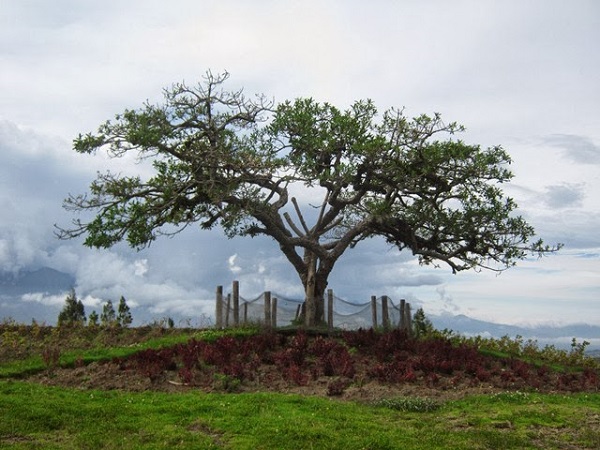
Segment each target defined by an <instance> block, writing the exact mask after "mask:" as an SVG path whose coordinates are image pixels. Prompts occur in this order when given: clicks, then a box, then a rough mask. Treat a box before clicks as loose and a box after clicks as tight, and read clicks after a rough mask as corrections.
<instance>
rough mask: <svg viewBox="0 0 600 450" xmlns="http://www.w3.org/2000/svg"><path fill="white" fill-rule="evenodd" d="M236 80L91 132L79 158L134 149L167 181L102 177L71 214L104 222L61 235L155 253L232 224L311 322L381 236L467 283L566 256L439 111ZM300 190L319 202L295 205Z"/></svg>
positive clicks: (75, 201) (204, 86)
mask: <svg viewBox="0 0 600 450" xmlns="http://www.w3.org/2000/svg"><path fill="white" fill-rule="evenodd" d="M228 77H229V75H228V74H227V73H224V74H219V75H213V74H212V73H210V72H209V73H207V75H206V77H205V78H204V80H203V82H201V83H199V84H198V85H197V86H194V87H189V86H187V85H186V84H175V85H173V86H172V87H170V88H169V89H166V90H165V91H164V99H165V101H164V103H163V104H161V105H152V104H148V103H147V104H145V105H144V106H143V107H142V108H140V109H138V110H126V111H125V112H124V113H122V114H119V115H117V116H116V118H115V119H114V121H107V122H105V123H104V124H102V125H101V126H100V127H99V129H98V131H97V132H96V133H89V134H86V135H79V137H78V138H77V139H75V141H74V149H75V150H76V151H77V152H80V153H89V154H93V153H95V152H97V151H98V150H103V151H106V152H107V153H108V155H109V156H110V157H113V158H118V157H122V156H124V155H125V154H129V153H132V152H134V153H137V156H138V157H139V158H140V159H144V160H151V162H152V166H153V170H154V172H153V175H152V176H148V177H145V178H142V177H141V176H126V175H120V174H114V173H110V172H108V173H101V174H98V177H97V178H96V180H94V181H93V182H92V184H91V186H90V192H89V193H88V194H83V195H70V196H69V197H68V198H67V199H66V200H65V205H64V206H65V207H66V208H67V209H68V210H73V211H77V212H81V211H86V210H91V211H93V212H94V214H95V216H94V217H93V219H92V220H90V221H83V220H81V219H75V220H74V222H73V226H72V227H71V228H68V229H64V228H59V232H58V234H59V237H61V238H74V237H78V236H84V237H85V241H84V242H85V245H88V246H91V247H110V246H112V245H113V244H115V243H117V242H120V241H122V240H126V241H127V242H128V243H129V245H131V246H132V247H134V248H143V247H145V246H147V245H149V244H150V243H151V242H152V241H153V240H154V239H156V237H157V236H159V235H161V234H174V233H177V232H179V231H181V230H182V229H184V228H186V227H187V226H189V225H191V224H199V225H200V227H201V228H204V229H209V228H212V227H214V226H217V225H219V226H221V227H222V229H223V230H224V232H225V233H226V235H227V236H229V237H234V236H257V235H266V236H270V237H271V238H273V239H274V240H275V241H277V243H278V244H279V247H280V249H281V251H282V252H283V254H284V255H285V256H286V258H287V259H288V260H289V262H290V263H291V264H292V266H293V267H294V269H295V270H296V272H297V273H298V276H299V277H300V280H301V282H302V284H303V286H304V288H305V292H306V309H305V323H306V324H307V325H312V324H315V323H318V322H319V321H320V320H321V319H322V318H323V294H324V292H325V289H326V286H327V279H328V277H329V275H330V273H331V271H332V270H333V267H334V265H335V263H336V262H337V261H338V259H339V258H340V256H341V255H342V254H343V253H344V252H345V251H346V250H347V249H349V248H352V247H354V246H355V245H356V244H357V243H359V242H360V241H362V240H364V239H367V238H370V237H375V236H380V237H383V238H384V239H386V240H387V242H389V243H390V244H392V245H394V246H396V247H397V248H398V249H399V250H403V249H408V250H409V251H411V252H412V253H413V254H414V255H416V256H418V258H419V261H420V262H421V263H423V264H432V263H436V262H442V263H445V264H447V265H448V266H449V267H450V268H451V269H452V271H453V272H458V271H462V270H466V269H470V268H478V267H485V268H490V269H492V270H504V269H506V268H508V267H511V266H513V265H514V264H515V263H516V262H517V261H518V260H520V259H523V258H524V257H525V256H526V255H527V254H528V253H529V252H537V253H544V252H547V251H552V250H553V248H549V247H548V246H545V245H544V244H543V242H542V241H541V240H537V241H535V242H534V241H532V239H533V237H534V230H533V228H532V227H531V226H530V225H529V224H528V223H527V222H526V221H525V220H524V219H523V218H522V217H520V216H518V215H516V214H515V209H516V204H515V202H514V201H513V200H512V199H511V198H508V197H506V196H505V195H504V193H503V191H502V190H501V189H500V187H499V185H500V184H502V183H505V182H507V181H509V180H510V179H511V178H512V176H513V175H512V173H511V171H510V170H509V169H508V165H509V164H510V162H511V160H510V157H509V155H508V154H507V153H506V151H505V150H504V149H502V148H501V147H500V146H496V147H491V148H486V149H482V148H481V147H480V146H478V145H469V144H466V143H464V142H462V141H461V140H459V139H456V137H455V134H456V133H459V132H462V131H464V129H463V127H461V126H459V125H457V124H456V123H448V124H446V123H444V122H443V121H442V119H441V117H440V115H438V114H434V115H432V116H427V115H421V116H419V117H416V118H412V119H409V118H407V117H406V116H405V115H404V113H403V111H402V110H396V109H391V110H388V111H385V112H384V113H383V114H381V115H378V112H377V109H376V107H375V105H374V104H373V103H372V102H371V101H369V100H366V101H357V102H355V103H354V104H352V105H351V106H350V107H349V108H348V109H347V110H340V109H338V108H336V107H334V106H332V105H330V104H328V103H318V102H316V101H314V100H313V99H298V100H295V101H286V102H284V103H282V104H279V105H275V104H274V103H273V102H270V101H267V100H266V99H265V97H262V96H257V97H255V98H253V99H250V98H247V97H246V96H244V94H243V93H242V91H241V90H240V91H227V90H225V89H224V88H223V84H224V83H225V81H226V80H227V79H228ZM299 185H302V186H304V187H305V189H307V192H310V198H311V202H310V205H308V204H302V202H300V201H298V200H296V198H294V197H293V196H292V195H291V193H290V189H291V188H292V187H294V188H295V187H297V186H299Z"/></svg>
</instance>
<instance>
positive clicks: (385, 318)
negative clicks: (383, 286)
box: [381, 295, 390, 331]
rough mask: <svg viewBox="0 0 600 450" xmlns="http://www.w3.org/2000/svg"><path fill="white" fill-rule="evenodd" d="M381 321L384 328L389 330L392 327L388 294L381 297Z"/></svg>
mask: <svg viewBox="0 0 600 450" xmlns="http://www.w3.org/2000/svg"><path fill="white" fill-rule="evenodd" d="M381 322H382V324H383V329H384V330H386V331H388V330H389V329H390V316H389V313H388V296H387V295H384V296H382V297H381Z"/></svg>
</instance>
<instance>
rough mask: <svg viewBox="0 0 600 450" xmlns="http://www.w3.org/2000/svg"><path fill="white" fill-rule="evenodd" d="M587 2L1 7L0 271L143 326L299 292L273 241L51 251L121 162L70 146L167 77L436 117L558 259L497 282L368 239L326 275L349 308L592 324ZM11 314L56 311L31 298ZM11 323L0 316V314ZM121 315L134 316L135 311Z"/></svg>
mask: <svg viewBox="0 0 600 450" xmlns="http://www.w3.org/2000/svg"><path fill="white" fill-rule="evenodd" d="M598 43H600V2H598V1H596V0H588V1H583V0H570V1H562V0H561V1H552V0H538V1H536V0H530V1H521V0H514V1H510V0H502V1H500V0H499V1H486V0H472V1H452V2H449V1H427V0H422V1H416V0H415V1H383V0H381V1H378V0H373V1H370V2H364V1H354V0H343V1H342V0H340V1H327V0H320V1H308V0H302V1H285V0H278V1H275V0H273V1H260V0H257V1H252V2H250V1H242V0H240V1H228V0H216V1H209V0H204V1H176V0H173V1H170V2H165V1H148V0H144V1H112V0H103V1H81V0H78V1H67V0H62V1H61V0H58V1H54V2H47V1H41V0H40V1H27V0H0V89H1V95H0V211H1V212H0V270H3V271H12V272H16V271H18V270H23V269H35V268H39V267H42V266H48V267H52V268H55V269H57V270H61V271H64V272H67V273H70V274H72V275H74V276H75V277H76V280H77V285H76V290H77V293H78V294H79V296H80V297H82V298H84V302H85V303H86V304H87V305H88V306H89V307H92V308H93V307H94V306H97V305H98V304H99V303H100V302H101V301H103V300H104V299H107V298H112V299H118V297H119V296H120V295H125V296H126V298H127V299H128V301H129V302H130V304H132V306H136V305H146V306H151V307H152V311H153V312H155V313H156V314H157V315H168V314H182V315H189V316H190V317H192V316H195V315H198V314H202V313H204V314H212V311H213V296H214V294H213V293H214V290H215V287H216V285H218V284H223V285H225V286H228V285H230V283H231V281H232V280H234V279H238V280H240V281H241V294H242V296H245V297H253V296H255V295H256V294H258V293H260V292H262V291H263V290H266V289H269V290H272V291H275V292H278V293H280V294H283V295H287V296H290V297H297V298H300V297H301V294H302V293H301V286H300V283H299V281H298V279H297V276H296V275H295V272H294V271H293V269H292V267H291V266H290V265H289V263H287V261H286V260H285V259H284V258H283V257H282V256H281V255H280V253H279V251H278V246H277V245H276V244H275V243H274V242H271V241H269V240H267V239H254V240H252V239H242V238H238V239H234V240H227V239H225V238H224V237H222V236H221V234H220V233H219V231H218V230H216V231H212V232H204V231H200V230H198V229H194V230H189V231H187V232H185V233H183V234H181V235H179V236H177V237H176V238H174V239H166V240H162V241H158V242H156V243H155V244H153V246H152V247H151V248H150V249H148V250H144V251H142V252H135V251H132V250H129V249H128V248H127V247H125V246H124V245H119V246H117V247H115V248H113V249H110V250H107V251H99V250H90V249H86V248H84V247H83V246H82V245H81V241H72V242H62V241H57V240H56V239H55V238H54V236H53V225H54V223H59V224H63V225H66V224H68V223H69V220H70V216H69V215H68V214H67V213H66V212H65V211H63V210H62V208H61V204H62V199H63V198H65V197H66V196H67V194H69V193H83V192H85V191H86V190H87V186H88V185H89V183H90V182H91V181H92V179H93V178H94V177H95V174H96V171H98V170H105V169H106V168H111V169H112V170H115V171H125V170H127V171H129V170H135V169H136V168H135V167H133V166H132V165H131V162H130V161H128V160H119V161H109V160H107V159H106V158H104V157H102V156H100V155H98V156H95V157H92V156H83V155H77V154H75V152H74V151H73V150H72V148H71V142H72V140H73V138H74V137H75V136H76V135H77V134H78V133H85V132H88V131H95V130H96V129H97V126H98V125H99V124H100V123H101V122H103V121H104V120H106V119H110V118H112V117H114V115H115V114H117V113H119V112H122V111H123V110H124V109H125V108H137V107H139V106H141V105H142V103H143V102H144V101H146V100H149V101H150V102H152V103H155V102H159V101H161V96H162V89H163V88H164V87H168V86H169V85H171V84H172V83H174V82H179V81H186V82H188V83H190V84H191V83H195V82H196V81H197V80H200V78H201V77H202V75H203V74H204V73H205V72H206V71H207V70H209V69H211V70H212V71H214V72H219V71H222V70H227V71H229V72H230V73H231V78H230V81H229V86H230V87H231V88H232V89H235V88H238V87H244V89H245V91H246V93H248V94H254V93H263V94H266V95H267V96H268V97H273V98H274V99H275V100H276V101H284V100H286V99H293V98H296V97H308V96H310V97H313V98H315V99H317V100H319V101H329V102H332V103H334V104H335V105H337V106H339V107H342V108H344V107H346V106H348V105H350V103H351V102H352V101H354V100H357V99H363V98H371V99H373V101H374V102H375V104H376V105H377V106H378V107H379V109H380V110H384V109H386V108H388V107H392V106H396V107H405V108H406V110H405V111H406V113H407V114H408V115H419V114H421V113H433V112H439V113H441V114H442V115H443V117H444V118H445V119H446V120H447V121H458V122H460V123H462V124H464V125H465V126H466V128H467V133H466V134H465V135H463V136H462V138H463V139H464V140H465V141H467V142H469V143H478V144H481V145H482V146H484V147H486V146H490V145H496V144H501V145H503V146H504V147H505V148H506V149H507V150H508V152H509V153H510V154H511V156H512V157H513V159H514V164H513V166H512V169H513V171H514V173H515V175H516V177H515V179H514V182H513V183H512V184H511V185H510V186H507V188H506V191H507V193H508V194H510V195H511V196H513V197H514V198H515V199H516V201H517V203H518V204H519V206H520V212H521V213H522V214H523V215H524V216H525V217H526V218H527V219H528V220H529V221H530V223H531V224H532V225H533V226H534V227H535V228H536V230H537V231H538V232H539V235H540V237H542V238H544V240H545V241H546V242H548V243H556V242H562V243H564V244H565V247H564V249H563V250H562V251H561V252H560V253H559V254H557V255H553V256H549V257H546V258H543V259H542V260H538V259H536V258H533V259H531V260H527V261H524V262H523V263H522V264H520V266H519V267H517V268H513V269H511V270H509V271H507V272H505V273H503V274H502V275H500V276H497V275H496V274H493V273H477V272H468V273H464V272H463V273H460V274H458V275H451V273H450V270H449V269H448V268H447V267H444V266H442V267H441V268H439V269H433V268H427V267H425V268H424V267H419V265H418V264H417V263H416V261H414V260H413V259H412V257H411V256H410V255H408V254H405V253H399V252H398V251H396V250H393V249H390V248H388V247H387V246H386V245H384V244H383V243H382V242H379V241H376V240H374V241H369V242H366V243H362V244H361V245H359V246H358V247H357V248H356V249H354V250H351V251H350V252H348V253H347V254H346V255H344V256H343V257H342V259H341V260H340V261H339V262H338V265H337V266H336V268H335V269H334V272H333V274H332V277H331V278H330V287H331V288H333V289H334V291H335V292H336V294H337V295H338V296H340V297H342V298H344V299H347V300H350V301H355V302H363V301H367V300H368V299H369V298H370V296H371V295H378V296H380V295H383V294H387V295H389V296H391V297H392V298H394V299H399V298H407V299H409V301H411V302H412V303H413V305H415V306H423V307H424V309H425V311H426V313H431V314H439V313H452V314H467V315H469V316H471V317H474V318H479V319H484V320H490V321H494V322H501V323H511V324H535V323H541V322H543V323H565V322H567V323H572V322H587V323H591V324H596V325H598V324H600V233H599V232H598V228H599V226H600V195H599V194H600V170H599V169H600V126H599V124H600V82H599V74H600V52H599V51H598ZM19 301H23V302H30V304H32V303H31V302H34V303H43V304H62V303H63V301H64V297H60V296H59V297H48V296H44V295H41V294H32V295H29V296H27V297H25V298H23V299H21V300H19ZM3 307H4V309H5V312H6V311H9V310H10V308H8V305H6V304H5V305H0V317H2V316H4V315H5V314H4V313H3V311H2V308H3ZM134 315H135V309H134Z"/></svg>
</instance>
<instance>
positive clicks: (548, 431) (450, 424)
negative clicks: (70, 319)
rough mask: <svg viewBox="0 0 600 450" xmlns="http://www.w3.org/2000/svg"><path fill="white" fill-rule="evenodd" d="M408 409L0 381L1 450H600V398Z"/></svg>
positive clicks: (474, 401)
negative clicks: (219, 449)
mask: <svg viewBox="0 0 600 450" xmlns="http://www.w3.org/2000/svg"><path fill="white" fill-rule="evenodd" d="M407 402H408V403H409V404H410V401H407V400H406V399H405V400H403V402H401V403H402V404H406V403H407ZM413 403H414V404H415V405H419V404H422V402H421V401H420V400H415V401H414V402H413ZM390 404H391V405H394V404H398V402H390ZM411 409H412V408H404V409H402V410H399V409H397V408H394V407H388V406H386V405H385V404H382V403H379V404H378V405H365V404H358V403H352V402H341V401H339V400H331V399H326V398H317V397H301V396H297V395H285V394H272V393H269V394H267V393H259V394H206V393H202V392H198V391H193V392H189V393H183V394H166V393H158V392H144V393H126V392H117V391H109V392H104V391H83V390H76V389H64V388H55V387H43V386H40V385H36V384H31V383H26V382H21V381H0V417H2V420H0V448H14V449H34V448H44V449H63V448H80V449H100V448H105V449H113V448H114V449H116V448H129V449H135V448H144V449H153V448H154V449H161V448H200V449H210V448H223V449H311V448H315V449H345V450H351V449H374V450H375V449H397V448H402V449H424V448H427V449H436V448H437V449H442V448H448V449H493V448H498V449H511V448H512V449H527V448H544V449H552V448H556V449H559V448H567V447H568V448H600V421H599V417H600V394H577V395H538V394H524V393H514V392H511V393H505V394H500V395H491V396H474V397H469V398H466V399H464V400H460V401H455V402H448V403H446V404H442V405H440V407H439V408H435V409H434V410H432V411H429V410H428V409H424V410H421V409H418V408H417V409H414V410H411ZM417 411H424V412H417Z"/></svg>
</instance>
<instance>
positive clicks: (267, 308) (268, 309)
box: [265, 291, 271, 328]
mask: <svg viewBox="0 0 600 450" xmlns="http://www.w3.org/2000/svg"><path fill="white" fill-rule="evenodd" d="M265 327H267V328H271V291H266V292H265Z"/></svg>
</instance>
